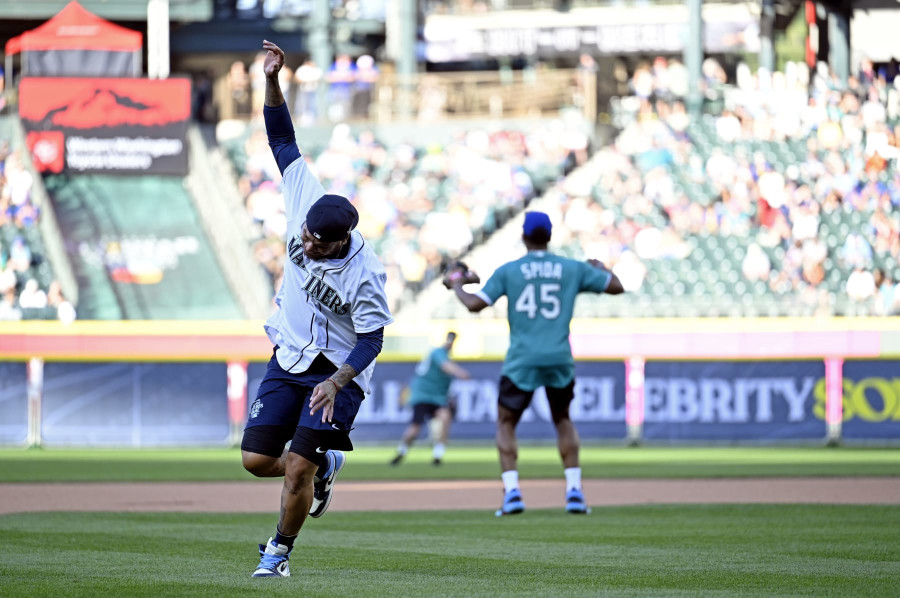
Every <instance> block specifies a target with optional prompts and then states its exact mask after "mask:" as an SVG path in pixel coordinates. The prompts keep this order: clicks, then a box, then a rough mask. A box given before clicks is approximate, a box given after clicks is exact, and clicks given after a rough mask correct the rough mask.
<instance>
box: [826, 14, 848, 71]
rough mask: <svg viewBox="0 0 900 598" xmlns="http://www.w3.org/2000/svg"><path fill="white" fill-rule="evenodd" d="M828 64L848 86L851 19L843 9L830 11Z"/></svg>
mask: <svg viewBox="0 0 900 598" xmlns="http://www.w3.org/2000/svg"><path fill="white" fill-rule="evenodd" d="M828 64H829V65H830V66H831V70H832V71H833V72H834V74H835V75H837V78H838V80H839V81H840V82H841V84H842V85H844V86H846V85H847V78H848V77H850V18H849V14H848V13H847V11H845V10H843V9H836V10H829V11H828Z"/></svg>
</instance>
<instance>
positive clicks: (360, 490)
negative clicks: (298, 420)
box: [0, 478, 900, 514]
mask: <svg viewBox="0 0 900 598" xmlns="http://www.w3.org/2000/svg"><path fill="white" fill-rule="evenodd" d="M584 490H585V495H586V496H587V500H588V503H589V504H590V505H591V506H596V507H600V506H608V505H638V504H665V503H833V504H900V478H757V479H728V480H726V479H715V480H699V479H694V480H619V479H617V480H586V481H585V483H584ZM563 492H564V484H563V480H562V479H559V480H531V481H527V480H526V481H523V483H522V493H523V495H524V497H525V501H526V504H527V505H528V507H529V508H543V507H560V506H562V504H563ZM280 494H281V482H280V481H272V482H268V481H267V482H227V483H226V482H221V483H219V482H203V483H151V482H147V483H114V484H108V483H93V484H70V483H60V484H0V514H5V513H22V512H33V511H183V512H209V513H227V512H247V513H251V512H252V513H269V512H275V511H277V505H278V504H279V496H280ZM501 494H502V486H501V484H500V482H499V480H498V481H486V480H481V481H433V482H343V483H339V484H338V485H337V486H336V488H335V494H334V500H333V502H332V504H331V510H332V511H403V510H436V509H494V508H496V507H497V506H499V503H500V498H501Z"/></svg>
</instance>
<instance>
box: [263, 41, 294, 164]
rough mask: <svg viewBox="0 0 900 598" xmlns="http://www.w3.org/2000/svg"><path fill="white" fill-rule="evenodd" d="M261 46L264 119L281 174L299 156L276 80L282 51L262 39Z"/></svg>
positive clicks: (286, 109) (282, 61)
mask: <svg viewBox="0 0 900 598" xmlns="http://www.w3.org/2000/svg"><path fill="white" fill-rule="evenodd" d="M263 49H264V50H266V60H265V62H264V63H263V72H264V73H265V74H266V98H265V102H264V103H265V105H264V106H263V119H264V120H265V122H266V135H267V136H268V138H269V147H270V148H272V154H273V155H274V156H275V161H276V162H277V163H278V169H279V170H280V171H281V173H282V174H284V171H285V169H286V168H287V167H288V166H289V165H290V164H291V162H293V161H294V160H296V159H297V158H299V157H300V149H299V148H298V147H297V138H296V136H295V135H294V123H293V122H292V121H291V113H290V112H289V111H288V107H287V103H286V102H285V101H284V94H282V93H281V85H280V84H279V82H278V73H279V72H280V71H281V67H283V66H284V51H283V50H282V49H281V48H279V47H278V46H276V45H275V44H273V43H272V42H270V41H268V40H265V41H263Z"/></svg>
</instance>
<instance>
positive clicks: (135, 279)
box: [45, 175, 242, 320]
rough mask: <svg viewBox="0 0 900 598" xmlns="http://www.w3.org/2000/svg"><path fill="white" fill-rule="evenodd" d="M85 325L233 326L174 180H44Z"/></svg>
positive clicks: (233, 309)
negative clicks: (172, 322) (181, 322)
mask: <svg viewBox="0 0 900 598" xmlns="http://www.w3.org/2000/svg"><path fill="white" fill-rule="evenodd" d="M45 182H46V186H47V190H48V192H49V193H50V195H51V197H52V199H53V203H54V207H55V209H56V213H57V217H58V219H59V222H60V228H61V229H62V231H63V236H64V237H65V242H66V245H67V247H69V248H70V254H71V255H72V259H73V268H74V270H75V276H76V278H77V281H78V286H79V289H80V296H79V304H78V310H79V317H81V318H84V319H98V320H117V319H192V320H211V319H238V318H241V317H242V316H241V311H240V308H239V306H238V305H237V303H236V300H235V298H234V296H233V293H232V292H231V291H230V289H229V288H228V285H227V283H226V281H225V278H224V276H223V274H222V271H221V269H220V266H219V263H218V261H217V260H216V257H215V255H214V253H213V250H212V248H211V247H210V244H209V242H208V241H207V239H206V236H205V234H204V232H203V227H202V225H201V223H200V221H199V217H198V215H197V213H196V211H195V209H194V206H193V203H192V201H191V199H190V196H189V194H188V192H187V191H186V190H185V188H184V184H183V181H182V179H181V178H180V177H161V176H156V177H135V176H113V175H108V176H101V175H77V176H71V177H69V176H63V175H55V176H48V177H46V179H45Z"/></svg>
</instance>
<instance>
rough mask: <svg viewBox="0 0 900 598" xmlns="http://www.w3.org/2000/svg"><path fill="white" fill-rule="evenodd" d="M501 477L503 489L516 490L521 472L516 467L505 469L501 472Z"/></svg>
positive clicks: (507, 490)
mask: <svg viewBox="0 0 900 598" xmlns="http://www.w3.org/2000/svg"><path fill="white" fill-rule="evenodd" d="M500 477H501V478H503V489H504V490H505V491H506V492H509V491H510V490H515V489H517V488H518V487H519V472H518V471H516V470H515V469H510V470H509V471H504V472H503V473H501V474H500Z"/></svg>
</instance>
